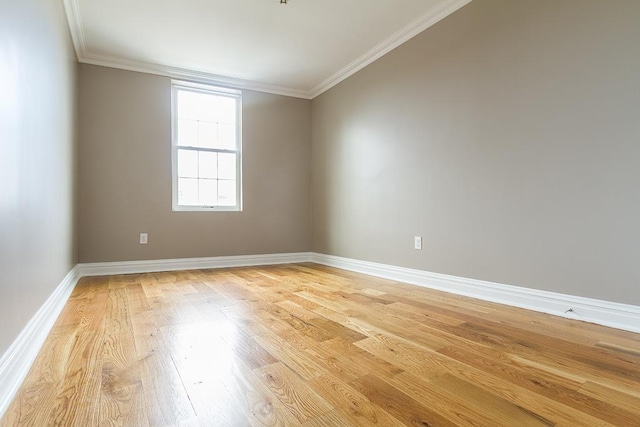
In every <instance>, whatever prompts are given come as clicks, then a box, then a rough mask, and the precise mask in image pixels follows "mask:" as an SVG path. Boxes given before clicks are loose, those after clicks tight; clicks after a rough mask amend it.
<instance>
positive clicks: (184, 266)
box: [78, 252, 312, 276]
mask: <svg viewBox="0 0 640 427" xmlns="http://www.w3.org/2000/svg"><path fill="white" fill-rule="evenodd" d="M311 258H312V254H311V253H310V252H296V253H285V254H265V255H237V256H219V257H210V258H176V259H157V260H146V261H122V262H98V263H91V264H78V268H79V272H80V276H108V275H112V274H131V273H153V272H157V271H178V270H197V269H201V268H226V267H250V266H253V265H275V264H292V263H297V262H309V261H311Z"/></svg>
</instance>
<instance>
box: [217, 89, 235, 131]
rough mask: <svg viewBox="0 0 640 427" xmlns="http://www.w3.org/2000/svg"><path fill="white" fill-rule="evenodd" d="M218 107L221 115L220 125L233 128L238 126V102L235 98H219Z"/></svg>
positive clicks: (219, 117) (219, 118)
mask: <svg viewBox="0 0 640 427" xmlns="http://www.w3.org/2000/svg"><path fill="white" fill-rule="evenodd" d="M218 100H219V102H218V106H219V109H220V113H219V116H218V121H219V122H220V123H224V124H228V125H231V126H233V127H235V126H236V100H235V98H229V97H226V96H221V97H219V98H218Z"/></svg>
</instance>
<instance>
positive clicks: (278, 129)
mask: <svg viewBox="0 0 640 427" xmlns="http://www.w3.org/2000/svg"><path fill="white" fill-rule="evenodd" d="M78 90H79V100H78V106H79V107H78V108H79V123H80V131H79V165H80V166H79V168H80V171H79V258H80V262H107V261H131V260H146V259H166V258H190V257H210V256H226V255H252V254H262V253H285V252H298V251H309V250H310V249H311V174H310V172H309V171H310V167H311V159H310V152H311V142H310V120H311V112H310V108H311V103H310V101H307V100H301V99H295V98H289V97H284V96H276V95H269V94H264V93H257V92H251V91H244V92H243V99H242V104H243V112H242V114H243V117H242V123H243V129H242V133H243V142H242V149H243V193H244V197H243V211H242V212H173V211H172V208H171V105H170V101H171V80H170V79H169V78H166V77H159V76H152V75H148V74H142V73H135V72H130V71H123V70H116V69H111V68H105V67H97V66H92V65H85V64H81V65H79V89H78ZM141 232H146V233H149V243H148V244H147V245H140V244H139V243H138V240H139V233H141Z"/></svg>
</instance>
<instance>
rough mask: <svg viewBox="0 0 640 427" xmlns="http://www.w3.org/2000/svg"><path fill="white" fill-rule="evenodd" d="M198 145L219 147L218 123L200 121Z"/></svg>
mask: <svg viewBox="0 0 640 427" xmlns="http://www.w3.org/2000/svg"><path fill="white" fill-rule="evenodd" d="M198 129H199V131H200V132H199V134H198V147H204V148H217V147H216V145H217V144H216V141H217V139H218V125H217V124H216V123H211V122H198Z"/></svg>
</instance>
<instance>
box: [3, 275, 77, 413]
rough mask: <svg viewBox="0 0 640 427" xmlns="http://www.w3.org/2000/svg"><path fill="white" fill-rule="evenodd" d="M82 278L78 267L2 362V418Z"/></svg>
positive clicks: (38, 312)
mask: <svg viewBox="0 0 640 427" xmlns="http://www.w3.org/2000/svg"><path fill="white" fill-rule="evenodd" d="M79 278H80V276H79V275H78V268H77V266H76V267H74V268H73V269H71V271H69V273H67V275H66V276H65V278H64V279H62V282H60V284H59V285H58V286H57V287H56V289H55V291H53V293H52V294H51V296H50V297H49V298H48V299H47V301H45V303H44V304H43V305H42V307H40V309H39V310H38V311H37V313H36V314H35V316H33V318H32V319H31V320H30V321H29V323H27V326H25V328H24V329H23V330H22V332H21V333H20V335H18V338H16V340H15V341H14V342H13V344H11V346H10V347H9V349H8V350H7V351H6V352H5V353H4V355H2V358H0V418H2V415H3V414H4V412H5V411H6V410H7V408H8V407H9V404H10V403H11V401H12V400H13V398H14V396H15V394H16V392H17V391H18V389H19V388H20V385H22V381H23V380H24V378H25V377H26V376H27V373H28V372H29V369H30V368H31V365H32V364H33V362H34V360H35V358H36V356H37V355H38V352H39V351H40V348H41V347H42V345H43V344H44V341H45V340H46V339H47V336H48V335H49V331H51V328H52V327H53V324H54V323H55V322H56V319H57V318H58V315H59V314H60V312H61V311H62V309H63V308H64V305H65V304H66V302H67V299H68V298H69V295H71V292H72V291H73V288H74V287H75V285H76V283H77V282H78V279H79Z"/></svg>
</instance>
